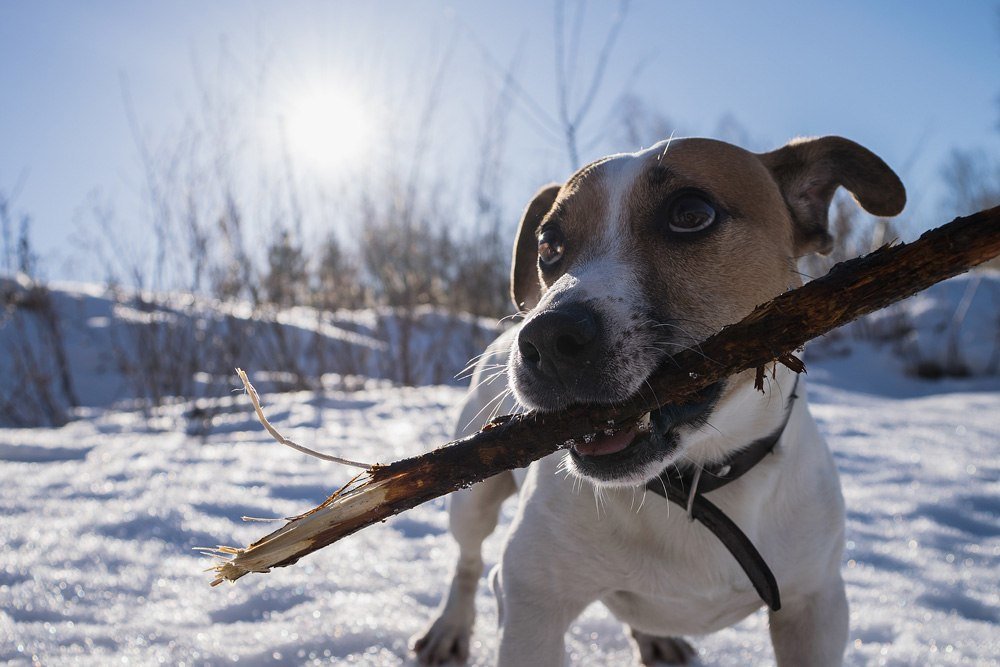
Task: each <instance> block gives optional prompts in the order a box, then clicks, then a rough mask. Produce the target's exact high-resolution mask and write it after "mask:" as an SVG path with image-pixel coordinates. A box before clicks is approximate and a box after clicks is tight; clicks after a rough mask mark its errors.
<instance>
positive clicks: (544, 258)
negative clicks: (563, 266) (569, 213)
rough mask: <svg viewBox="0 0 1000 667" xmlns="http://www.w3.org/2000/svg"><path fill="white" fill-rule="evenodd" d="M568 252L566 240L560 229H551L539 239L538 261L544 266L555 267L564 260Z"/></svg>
mask: <svg viewBox="0 0 1000 667" xmlns="http://www.w3.org/2000/svg"><path fill="white" fill-rule="evenodd" d="M565 250H566V239H564V238H563V235H562V232H560V231H559V230H558V229H554V228H550V229H546V230H545V231H544V232H542V235H541V236H539V237H538V261H540V262H541V263H542V266H545V267H549V266H554V265H555V264H556V263H557V262H558V261H559V260H560V259H562V256H563V252H564V251H565Z"/></svg>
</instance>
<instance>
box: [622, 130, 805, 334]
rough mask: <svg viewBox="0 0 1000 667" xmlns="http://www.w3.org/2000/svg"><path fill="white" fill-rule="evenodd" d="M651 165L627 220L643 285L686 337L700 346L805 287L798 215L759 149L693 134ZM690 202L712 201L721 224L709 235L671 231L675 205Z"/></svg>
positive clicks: (664, 315)
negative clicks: (798, 268)
mask: <svg viewBox="0 0 1000 667" xmlns="http://www.w3.org/2000/svg"><path fill="white" fill-rule="evenodd" d="M644 162H645V164H644V168H643V172H644V173H643V176H642V177H640V178H639V179H637V181H636V183H635V184H634V186H633V188H632V190H631V192H629V194H628V196H627V200H626V201H627V209H628V213H627V219H626V220H623V221H621V222H622V223H623V224H624V226H625V227H626V229H627V232H628V233H627V240H626V243H627V244H629V245H630V246H631V248H632V249H631V253H633V254H634V256H635V257H636V260H637V264H638V266H639V267H640V271H641V281H642V284H643V291H644V292H645V293H646V294H648V295H650V300H651V302H652V303H651V305H652V307H653V309H654V311H655V312H656V314H657V315H659V316H660V318H662V319H663V320H665V321H667V322H671V321H675V324H676V326H677V327H678V329H677V331H678V333H681V334H682V335H681V336H680V338H682V339H683V338H685V337H689V338H690V341H689V342H696V341H697V340H700V339H702V338H704V337H706V336H708V335H710V334H712V333H714V332H715V331H717V330H719V329H720V328H722V327H723V326H725V325H727V324H731V323H733V322H736V321H738V320H740V319H741V318H743V317H744V316H745V315H747V314H748V313H749V312H750V311H751V310H752V309H753V308H754V307H755V306H757V305H758V304H760V303H763V302H765V301H767V300H768V299H771V298H773V297H774V296H776V295H778V294H780V293H781V292H783V291H785V290H786V289H788V288H789V287H790V286H793V285H797V284H799V280H798V277H797V274H796V273H795V258H794V252H793V246H792V232H791V222H790V219H789V215H788V212H787V209H786V207H785V206H784V202H783V200H782V198H781V193H780V192H779V191H778V188H777V186H776V185H775V183H774V180H773V179H772V178H771V176H770V173H769V172H768V171H767V169H766V168H764V166H763V165H762V164H761V163H760V160H759V159H758V158H757V156H756V155H754V154H752V153H749V152H747V151H744V150H742V149H740V148H737V147H735V146H731V145H729V144H725V143H722V142H719V141H712V140H708V139H687V140H680V141H674V142H672V143H671V144H670V145H669V147H668V148H667V149H666V150H665V151H663V152H661V153H659V154H656V155H653V156H648V157H646V158H645V160H644ZM685 202H694V203H695V204H698V203H699V202H702V203H703V204H704V206H706V207H707V210H708V211H714V216H715V218H714V221H713V222H712V223H711V224H710V225H709V226H708V227H707V228H705V229H703V230H700V231H694V232H684V231H677V230H674V229H671V224H672V223H673V222H674V221H673V220H672V219H671V214H672V211H673V210H674V207H677V206H679V205H684V203H685ZM688 205H690V203H689V204H688Z"/></svg>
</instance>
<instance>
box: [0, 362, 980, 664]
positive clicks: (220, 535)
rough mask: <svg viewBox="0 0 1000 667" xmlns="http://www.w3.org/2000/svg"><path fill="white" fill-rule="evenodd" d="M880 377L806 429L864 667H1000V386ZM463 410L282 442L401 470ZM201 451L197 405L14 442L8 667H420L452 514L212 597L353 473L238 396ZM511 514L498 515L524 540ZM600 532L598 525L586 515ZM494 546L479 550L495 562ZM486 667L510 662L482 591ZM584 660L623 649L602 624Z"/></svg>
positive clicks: (298, 417)
mask: <svg viewBox="0 0 1000 667" xmlns="http://www.w3.org/2000/svg"><path fill="white" fill-rule="evenodd" d="M881 359H882V356H880V355H876V354H874V353H870V352H869V353H866V354H862V353H860V352H855V354H854V355H852V356H849V357H846V358H833V359H826V360H817V361H813V362H812V363H810V369H809V370H810V374H809V377H810V379H811V381H812V384H811V386H810V393H811V397H812V400H811V402H812V406H813V412H814V414H815V415H816V417H817V419H818V421H819V423H820V426H821V429H822V430H823V431H824V432H825V434H826V435H827V437H828V438H829V440H830V443H831V445H832V448H833V450H834V451H835V453H836V458H837V462H838V465H839V467H840V470H841V472H842V475H843V485H844V490H845V495H846V499H847V505H848V531H847V539H848V543H847V551H846V554H845V558H844V560H845V563H844V573H845V576H846V580H847V584H848V597H849V599H850V602H851V625H852V632H851V640H850V646H849V649H848V656H847V657H848V662H849V663H850V664H883V663H884V664H896V665H912V664H929V663H933V664H996V663H995V661H996V660H997V656H1000V600H998V595H1000V585H998V578H1000V577H998V573H1000V524H998V514H1000V481H998V480H1000V456H998V452H1000V450H998V442H1000V380H998V379H996V378H994V379H992V380H990V379H977V380H965V381H946V382H945V383H929V382H923V381H916V380H904V379H901V378H900V376H898V375H897V374H895V373H894V372H892V371H890V370H888V369H887V368H885V367H883V366H884V364H883V363H882V361H881ZM460 395H461V391H460V390H458V389H455V388H450V387H437V388H435V387H431V388H421V389H399V388H391V387H388V386H385V385H381V386H379V385H374V384H373V385H372V386H371V387H370V388H368V389H366V390H364V391H361V392H356V393H350V394H328V395H326V396H325V397H322V398H319V397H317V396H315V395H313V394H286V395H277V396H275V395H271V396H266V397H265V401H266V403H267V404H268V411H269V414H270V416H271V417H272V418H273V420H274V421H275V422H276V423H277V424H279V425H280V427H281V428H282V429H283V430H286V431H287V432H288V434H289V435H292V436H293V437H297V438H298V439H299V440H300V441H302V442H305V443H310V444H313V445H314V446H317V447H320V448H322V449H326V450H329V451H334V452H338V453H342V454H343V455H345V456H350V457H352V458H358V459H362V460H379V461H389V460H392V459H395V458H397V457H400V456H403V455H408V454H413V453H416V452H419V451H421V450H424V449H427V448H429V447H432V446H434V445H436V444H439V443H441V442H444V441H445V440H447V439H448V434H449V432H450V429H451V423H450V422H451V419H452V415H453V410H454V406H455V405H456V403H457V401H458V400H459V398H460ZM224 400H225V403H224V404H223V405H222V407H221V411H220V413H219V414H218V415H216V416H215V417H214V419H213V420H212V422H211V425H210V426H209V428H208V430H207V434H205V435H192V434H189V432H190V431H193V430H194V428H193V424H192V423H191V422H189V420H188V419H187V418H186V417H185V416H184V414H185V409H186V407H185V406H180V405H178V406H174V407H171V408H166V409H164V410H162V412H160V413H159V414H158V415H157V416H156V417H155V418H154V419H152V420H149V421H146V420H144V419H143V418H142V416H141V415H140V414H138V413H134V412H129V411H122V410H108V411H105V410H97V409H95V410H94V412H93V413H92V414H90V415H89V416H87V417H86V418H84V419H81V420H79V421H75V422H72V423H70V424H69V425H67V426H65V427H62V428H59V429H34V430H14V429H6V430H0V661H13V663H15V664H28V663H30V662H31V661H32V660H35V661H37V662H40V663H43V664H68V663H70V664H102V665H103V664H110V663H112V662H116V663H119V664H125V663H140V664H149V663H168V664H220V663H226V662H235V661H239V663H241V664H245V663H249V664H267V663H279V664H302V663H312V662H324V663H326V662H330V661H333V662H345V663H353V664H369V665H391V664H407V663H409V662H410V660H411V659H410V657H409V654H408V650H407V644H408V640H409V638H410V637H411V636H412V635H413V634H414V633H416V632H417V631H418V630H420V629H421V628H422V626H423V625H424V624H425V623H426V622H427V620H428V619H429V618H430V617H431V614H432V613H433V610H434V608H435V607H436V606H437V604H438V601H439V599H440V596H441V594H442V592H443V591H444V589H445V585H446V580H447V577H448V575H449V572H450V568H451V563H452V560H453V558H454V556H455V553H456V548H455V546H454V544H453V543H452V542H451V540H450V538H449V537H448V536H447V516H446V513H445V510H444V507H445V506H444V502H443V501H436V502H432V503H429V504H428V505H425V506H422V507H419V508H417V509H415V510H412V511H410V512H407V513H405V514H403V515H401V516H399V517H396V518H395V519H393V520H391V521H388V522H387V523H385V524H380V525H377V526H374V527H372V528H370V529H367V530H364V531H362V532H361V533H359V534H357V535H355V536H353V537H351V538H350V539H348V540H346V541H344V542H343V543H341V544H338V545H335V546H334V547H331V548H328V549H325V550H323V551H320V552H318V553H316V554H314V555H312V556H309V557H308V558H306V559H305V560H304V561H303V562H301V563H299V564H298V565H296V566H294V567H290V568H285V569H280V570H276V571H275V572H273V573H271V574H268V575H250V576H248V577H246V578H244V579H243V580H241V581H239V582H238V583H237V584H235V585H223V586H220V587H218V588H210V587H209V586H208V581H209V579H210V577H209V575H208V574H206V573H205V572H203V570H204V569H205V568H206V567H207V566H208V565H209V562H208V560H207V559H206V558H204V557H202V556H199V555H198V554H197V553H195V552H194V551H192V547H195V546H203V545H215V544H220V543H221V544H230V545H242V544H244V543H247V542H248V541H251V540H253V539H254V538H256V537H258V536H260V535H261V534H263V533H265V532H267V531H268V530H269V528H271V527H270V526H268V525H266V524H254V523H250V524H247V523H241V522H240V521H239V517H240V516H241V515H250V516H258V517H260V516H283V515H291V514H293V513H297V512H299V511H301V510H303V509H306V508H308V507H311V506H312V505H314V504H316V503H318V502H320V501H321V500H323V499H324V497H325V496H326V494H327V493H328V492H329V491H330V490H332V489H333V488H335V487H336V486H338V484H339V483H341V482H343V481H345V479H346V476H347V474H348V473H347V472H346V471H345V469H342V468H337V467H336V466H333V465H332V464H326V463H322V462H317V461H314V460H312V459H308V458H306V457H304V456H302V455H299V454H297V453H296V452H293V451H291V450H286V449H284V448H281V447H280V446H278V445H276V444H274V443H273V442H271V441H270V440H269V439H268V438H267V436H266V435H265V434H264V433H263V432H262V430H261V429H260V428H259V427H258V425H257V424H256V422H255V421H254V418H253V416H252V414H251V412H250V410H249V409H248V408H247V407H246V402H245V398H244V397H242V396H235V397H234V398H233V399H224ZM510 513H511V507H509V506H508V507H507V508H506V516H507V519H509V517H510ZM595 520H598V517H597V516H596V514H595ZM499 544H500V537H499V536H494V537H492V538H491V539H490V541H488V542H487V551H486V553H487V561H488V566H491V565H492V564H493V562H494V561H495V559H496V557H497V552H498V549H499ZM478 609H479V619H478V622H477V632H476V641H475V644H474V647H473V662H475V663H476V664H488V663H489V662H491V660H492V654H493V651H494V650H495V634H494V632H493V629H494V625H495V610H494V606H493V601H492V597H491V595H490V593H489V592H488V590H487V587H486V585H485V583H484V584H483V586H482V587H481V594H480V596H479V600H478ZM694 641H695V644H696V646H697V647H698V650H699V654H700V657H699V659H700V661H701V664H705V665H715V664H719V665H747V664H769V663H770V662H772V660H773V657H772V654H771V650H770V647H769V642H768V639H767V631H766V617H765V615H764V613H763V612H758V613H757V614H755V615H754V616H752V617H750V618H749V619H747V620H746V621H744V622H743V623H741V624H739V625H738V626H736V627H734V628H732V629H729V630H727V631H724V632H721V633H718V634H715V635H712V636H708V637H701V638H695V640H694ZM568 643H569V649H570V652H571V657H572V662H573V663H574V664H580V665H619V664H629V663H630V662H631V648H630V646H629V643H628V641H627V640H626V638H625V636H624V635H623V633H622V631H621V629H620V626H619V625H618V623H617V622H616V621H615V620H614V619H613V618H612V617H610V616H609V614H608V613H607V612H606V611H605V610H604V609H603V608H602V607H600V606H593V607H591V608H590V609H589V610H588V611H587V612H586V613H585V614H584V615H583V616H582V617H581V618H580V619H579V620H578V621H577V623H576V624H575V625H574V626H573V628H572V631H571V636H570V637H569V642H568Z"/></svg>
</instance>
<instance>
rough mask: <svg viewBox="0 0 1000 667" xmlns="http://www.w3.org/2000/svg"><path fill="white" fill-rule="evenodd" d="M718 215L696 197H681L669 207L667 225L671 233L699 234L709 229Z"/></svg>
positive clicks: (701, 199) (713, 208) (707, 204)
mask: <svg viewBox="0 0 1000 667" xmlns="http://www.w3.org/2000/svg"><path fill="white" fill-rule="evenodd" d="M717 217H718V213H717V212H716V210H715V207H714V206H712V205H711V204H709V203H708V202H707V201H705V200H704V199H703V198H701V197H699V196H698V195H682V196H680V197H678V198H677V199H676V200H674V202H673V204H671V206H670V217H669V221H668V224H669V225H670V231H672V232H682V233H689V232H700V231H701V230H703V229H706V228H707V227H709V226H710V225H711V224H712V223H713V222H715V219H716V218H717Z"/></svg>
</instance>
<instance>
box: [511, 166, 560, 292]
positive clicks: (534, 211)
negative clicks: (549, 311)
mask: <svg viewBox="0 0 1000 667" xmlns="http://www.w3.org/2000/svg"><path fill="white" fill-rule="evenodd" d="M561 187H562V186H561V185H559V184H558V183H552V184H550V185H546V186H545V187H544V188H542V189H541V190H539V191H538V192H537V193H535V196H534V198H533V199H532V200H531V203H529V204H528V207H527V208H525V209H524V214H523V215H522V216H521V224H520V226H519V227H518V229H517V240H516V241H514V257H513V259H512V260H511V266H510V296H511V299H513V300H514V307H515V308H517V309H518V310H531V309H532V308H534V307H535V306H537V305H538V300H539V299H540V298H541V286H540V285H539V284H538V239H537V238H535V231H536V230H537V229H538V225H540V224H542V219H543V218H544V217H545V214H546V213H548V212H549V211H550V210H551V209H552V204H553V203H555V201H556V195H558V194H559V188H561Z"/></svg>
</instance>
